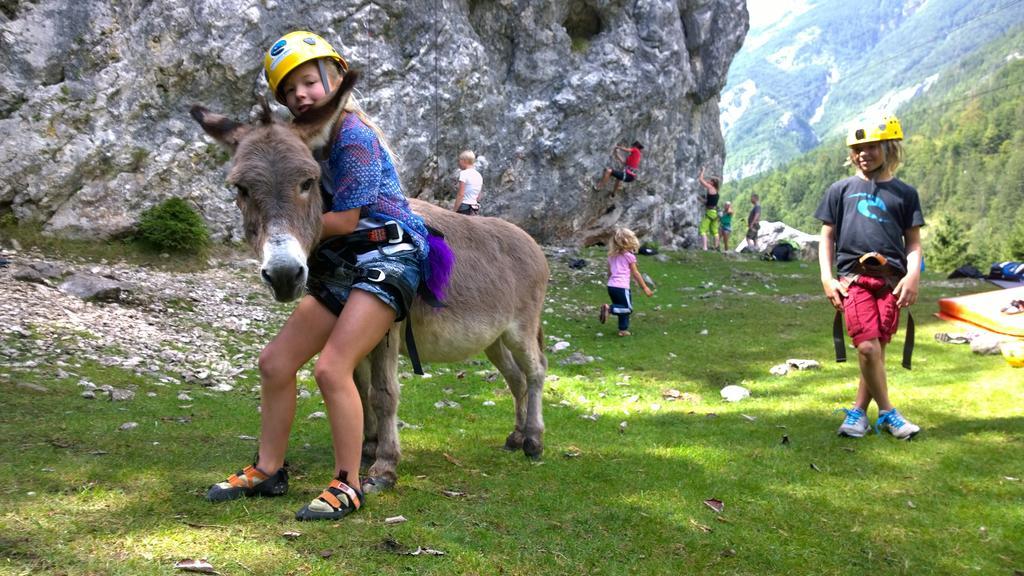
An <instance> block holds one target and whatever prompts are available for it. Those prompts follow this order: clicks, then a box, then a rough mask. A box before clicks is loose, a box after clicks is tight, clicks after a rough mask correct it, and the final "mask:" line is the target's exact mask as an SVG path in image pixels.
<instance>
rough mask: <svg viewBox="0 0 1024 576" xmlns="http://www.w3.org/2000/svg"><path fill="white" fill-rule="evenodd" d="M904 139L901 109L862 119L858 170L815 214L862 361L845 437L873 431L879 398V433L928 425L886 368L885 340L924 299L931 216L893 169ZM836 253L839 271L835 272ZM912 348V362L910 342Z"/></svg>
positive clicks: (831, 281) (826, 274)
mask: <svg viewBox="0 0 1024 576" xmlns="http://www.w3.org/2000/svg"><path fill="white" fill-rule="evenodd" d="M901 140H903V129H902V128H901V127H900V123H899V120H897V119H896V117H895V116H886V117H883V118H881V119H880V120H876V121H870V122H862V123H860V124H858V125H855V126H854V127H853V128H852V129H851V130H850V132H849V134H848V135H847V138H846V145H847V146H848V147H849V148H850V162H851V163H852V164H853V165H854V166H855V167H856V169H857V174H856V175H855V176H851V177H850V178H846V179H844V180H840V181H838V182H836V183H834V184H832V185H831V186H830V187H829V189H828V191H827V192H826V193H825V198H824V199H822V201H821V204H820V205H819V206H818V209H817V211H815V213H814V217H815V218H817V219H818V220H821V222H822V225H821V242H820V246H819V250H818V264H819V267H820V268H821V285H822V288H823V289H824V291H825V296H827V297H828V300H829V302H831V303H832V305H833V306H835V308H836V310H837V311H839V312H842V313H843V315H844V316H845V317H846V331H847V333H848V334H849V335H850V338H851V339H852V340H853V345H854V346H855V347H856V348H857V356H858V360H859V362H860V384H859V385H858V387H857V397H856V400H855V401H854V404H853V408H850V409H847V408H841V409H840V410H842V411H844V412H846V418H845V420H844V421H843V423H842V425H840V426H839V431H838V434H839V435H840V436H848V437H852V438H860V437H862V436H864V434H866V433H867V431H868V428H869V424H868V417H867V409H868V406H869V404H870V403H871V401H872V400H874V402H875V404H877V405H878V420H877V422H876V423H875V431H876V432H877V431H878V429H879V428H882V429H884V430H885V431H887V432H889V433H890V434H892V435H893V436H894V437H896V438H899V439H901V440H909V439H911V438H913V437H914V435H916V434H917V433H918V432H920V430H921V428H920V427H919V426H917V425H916V424H912V423H911V422H910V421H909V420H907V419H906V418H904V417H903V415H902V414H900V413H899V412H898V411H897V410H896V408H894V407H893V405H892V403H891V402H890V401H889V388H888V383H887V381H886V374H885V347H886V345H887V344H888V343H889V341H890V340H891V339H892V336H893V334H895V333H896V330H897V329H898V328H899V322H900V310H901V309H902V308H906V307H908V306H910V305H912V304H913V303H914V302H915V301H916V300H917V289H918V288H917V285H918V281H919V278H920V275H921V260H922V258H923V250H922V248H921V226H924V216H923V215H922V211H921V202H920V199H919V198H918V195H917V190H915V189H914V188H913V187H912V186H910V185H908V184H906V183H905V182H903V181H902V180H900V179H898V178H895V177H894V176H893V173H894V172H895V170H896V169H897V168H898V167H899V165H900V163H901V162H902V160H903V146H902V144H901ZM833 254H834V255H835V260H836V267H837V268H838V276H839V277H838V278H836V277H834V276H833V275H832V259H833ZM910 326H911V325H910V324H908V331H909V330H910V328H909V327H910ZM841 337H842V333H840V334H839V339H840V340H841ZM908 338H911V336H909V335H908ZM904 355H905V358H904V360H905V362H904V366H907V367H909V363H908V361H909V357H908V356H906V349H905V352H904Z"/></svg>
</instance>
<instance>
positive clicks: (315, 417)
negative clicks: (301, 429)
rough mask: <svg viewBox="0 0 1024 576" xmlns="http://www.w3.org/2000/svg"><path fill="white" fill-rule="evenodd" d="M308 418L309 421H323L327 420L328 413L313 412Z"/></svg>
mask: <svg viewBox="0 0 1024 576" xmlns="http://www.w3.org/2000/svg"><path fill="white" fill-rule="evenodd" d="M306 418H307V419H308V420H322V419H324V418H327V413H326V412H313V413H312V414H310V415H309V416H307V417H306Z"/></svg>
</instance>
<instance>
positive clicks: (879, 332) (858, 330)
mask: <svg viewBox="0 0 1024 576" xmlns="http://www.w3.org/2000/svg"><path fill="white" fill-rule="evenodd" d="M846 292H847V296H846V298H845V299H844V300H843V313H844V314H845V315H846V333H847V334H849V335H850V338H851V339H852V340H853V345H854V346H858V345H860V343H861V342H867V341H868V340H874V339H876V338H877V339H878V341H879V342H882V343H883V344H888V343H889V341H890V340H892V335H893V334H895V333H896V330H898V329H899V327H900V309H899V307H897V306H896V296H895V295H893V293H892V287H890V286H889V283H888V282H886V281H885V279H884V278H875V277H873V276H859V277H857V279H856V280H854V281H853V282H852V283H851V284H850V285H849V286H847V288H846Z"/></svg>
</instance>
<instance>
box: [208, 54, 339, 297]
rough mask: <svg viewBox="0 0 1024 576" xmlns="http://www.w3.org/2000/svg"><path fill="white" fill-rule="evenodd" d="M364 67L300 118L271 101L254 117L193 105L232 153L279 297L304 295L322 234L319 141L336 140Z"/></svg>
mask: <svg viewBox="0 0 1024 576" xmlns="http://www.w3.org/2000/svg"><path fill="white" fill-rule="evenodd" d="M357 77H358V74H356V73H355V72H354V71H350V72H349V73H348V74H346V75H345V78H344V80H343V81H342V83H341V86H339V87H338V89H337V90H336V91H335V94H334V95H333V96H332V97H331V98H330V99H329V100H328V101H327V102H326V103H325V104H324V105H323V106H319V107H317V108H316V109H314V110H309V111H307V112H306V113H305V114H304V115H303V117H302V118H299V119H296V121H295V122H294V123H292V124H286V123H283V122H280V121H277V120H275V119H274V117H273V116H272V115H271V112H270V108H269V106H267V103H266V100H264V99H262V98H261V99H260V103H261V105H262V108H263V114H262V116H261V118H260V119H259V121H257V122H255V123H252V124H243V123H239V122H235V121H234V120H231V119H229V118H227V117H226V116H222V115H220V114H215V113H213V112H210V111H209V110H207V109H206V108H203V107H202V106H193V107H192V110H191V114H192V117H193V118H194V119H195V120H196V122H198V123H199V124H200V125H201V126H202V127H203V130H205V131H206V133H207V134H209V135H210V136H212V137H213V138H214V139H215V140H217V142H219V143H220V144H221V145H223V146H224V147H225V148H226V149H227V150H228V152H230V154H231V159H232V161H231V167H230V169H229V170H228V176H227V182H228V184H230V185H231V186H233V187H234V188H235V190H236V195H235V204H236V205H237V206H238V208H239V209H240V210H241V211H242V223H243V226H244V230H245V238H246V240H247V241H248V242H249V244H250V246H252V249H253V250H254V251H255V252H256V255H257V257H259V258H260V260H261V266H260V276H261V277H262V279H263V282H264V283H265V284H267V285H268V286H269V287H270V289H271V291H272V292H273V294H274V298H275V299H277V300H278V301H279V302H287V301H290V300H294V299H296V298H298V297H299V296H300V295H301V294H302V291H303V287H304V286H305V284H306V277H307V275H308V273H309V268H308V267H307V266H306V259H307V257H308V256H309V252H310V250H312V249H313V247H314V245H315V244H316V243H317V242H318V241H319V239H320V216H321V212H322V203H321V199H320V187H319V180H320V165H319V164H318V163H317V162H316V160H315V159H314V158H313V153H312V152H311V150H310V148H311V147H320V146H324V145H326V144H327V143H329V142H330V140H331V138H330V136H331V133H332V130H333V128H334V125H335V123H336V121H337V119H338V117H339V116H340V114H341V112H342V110H343V108H344V105H345V102H346V100H347V98H348V95H349V93H351V91H352V87H353V86H354V85H355V80H356V79H357Z"/></svg>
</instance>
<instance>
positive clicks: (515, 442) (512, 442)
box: [505, 432, 523, 452]
mask: <svg viewBox="0 0 1024 576" xmlns="http://www.w3.org/2000/svg"><path fill="white" fill-rule="evenodd" d="M522 447H523V435H522V434H521V433H519V432H513V433H511V434H509V435H508V438H506V439H505V450H508V451H509V452H518V451H519V449H520V448H522Z"/></svg>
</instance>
